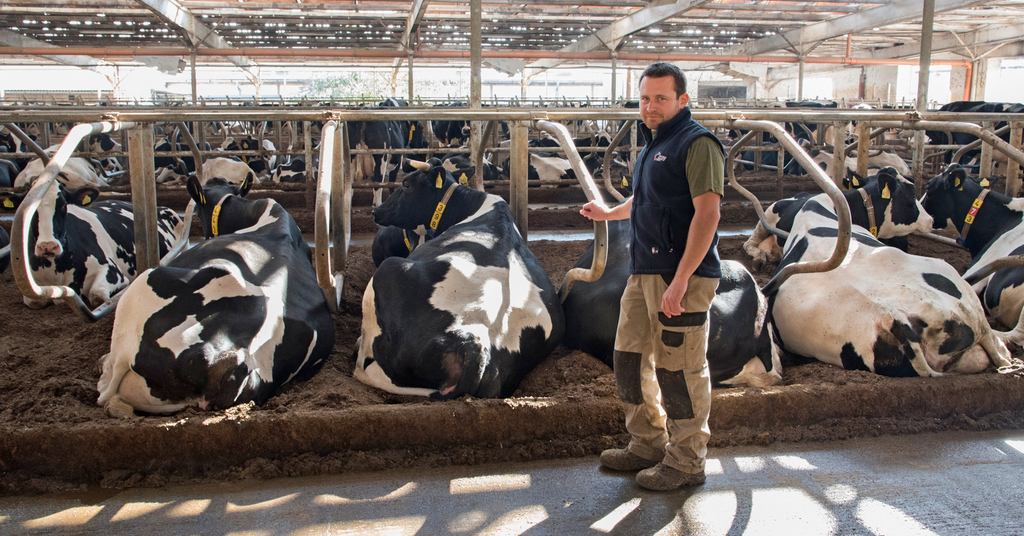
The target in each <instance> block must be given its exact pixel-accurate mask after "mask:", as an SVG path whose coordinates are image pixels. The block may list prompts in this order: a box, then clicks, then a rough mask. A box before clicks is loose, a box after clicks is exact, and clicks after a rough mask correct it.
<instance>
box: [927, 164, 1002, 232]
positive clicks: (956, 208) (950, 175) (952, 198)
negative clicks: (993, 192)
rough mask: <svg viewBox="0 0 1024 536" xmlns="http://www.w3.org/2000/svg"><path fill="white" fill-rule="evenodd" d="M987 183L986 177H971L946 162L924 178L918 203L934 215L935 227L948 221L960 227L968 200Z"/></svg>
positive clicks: (949, 223)
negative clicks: (923, 186)
mask: <svg viewBox="0 0 1024 536" xmlns="http://www.w3.org/2000/svg"><path fill="white" fill-rule="evenodd" d="M990 187H991V182H990V181H989V180H988V179H977V178H972V177H971V176H970V175H968V174H967V170H966V169H965V168H964V167H963V166H961V165H960V164H950V165H949V167H947V168H946V170H945V171H943V172H942V173H940V174H938V175H936V176H934V177H932V178H931V179H930V180H929V181H928V184H927V185H926V186H925V191H924V197H922V198H921V205H922V206H924V208H925V210H927V211H928V213H929V214H931V215H932V218H934V219H935V223H934V228H935V229H946V228H948V227H949V226H950V225H951V224H952V225H954V226H956V228H957V230H962V226H963V223H964V215H966V214H967V212H968V211H969V210H970V208H971V204H972V203H973V202H974V200H975V199H977V198H978V195H979V194H980V193H981V191H982V190H983V189H986V188H990Z"/></svg>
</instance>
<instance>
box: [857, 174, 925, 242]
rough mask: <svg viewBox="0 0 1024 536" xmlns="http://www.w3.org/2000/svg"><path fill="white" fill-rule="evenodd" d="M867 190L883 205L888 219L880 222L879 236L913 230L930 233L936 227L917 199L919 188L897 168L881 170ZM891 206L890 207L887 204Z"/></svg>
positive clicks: (875, 200) (894, 234) (914, 231)
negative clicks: (933, 226)
mask: <svg viewBox="0 0 1024 536" xmlns="http://www.w3.org/2000/svg"><path fill="white" fill-rule="evenodd" d="M873 178H874V179H875V180H874V181H873V182H870V183H869V184H867V185H866V186H864V189H865V190H866V191H867V193H868V195H870V196H871V197H872V198H873V199H874V203H875V204H876V205H879V204H880V205H881V208H882V211H883V214H884V219H883V220H882V222H881V223H880V225H879V229H878V236H879V238H892V237H896V236H905V235H908V234H911V233H927V232H929V231H930V230H931V227H932V217H931V216H930V215H929V214H928V212H927V211H926V210H925V209H924V206H922V205H921V203H920V201H918V200H917V188H916V187H915V186H914V183H913V182H911V181H909V180H907V179H906V178H904V177H903V176H902V175H900V174H899V172H897V171H896V169H895V168H893V167H884V168H882V169H880V170H878V173H877V174H876V175H875V176H874V177H873ZM886 205H888V206H886Z"/></svg>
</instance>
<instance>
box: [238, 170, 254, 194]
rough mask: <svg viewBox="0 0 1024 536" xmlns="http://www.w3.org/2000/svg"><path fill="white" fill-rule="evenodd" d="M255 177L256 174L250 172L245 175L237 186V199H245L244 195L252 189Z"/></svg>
mask: <svg viewBox="0 0 1024 536" xmlns="http://www.w3.org/2000/svg"><path fill="white" fill-rule="evenodd" d="M255 176H256V173H255V172H253V171H250V172H248V173H246V174H245V178H244V179H242V184H240V185H239V186H238V196H239V197H245V194H247V193H249V189H250V188H252V180H253V177H255Z"/></svg>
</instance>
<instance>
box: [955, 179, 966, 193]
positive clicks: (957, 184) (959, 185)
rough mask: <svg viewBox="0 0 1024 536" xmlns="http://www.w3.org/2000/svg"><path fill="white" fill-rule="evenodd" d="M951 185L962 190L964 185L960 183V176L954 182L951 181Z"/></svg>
mask: <svg viewBox="0 0 1024 536" xmlns="http://www.w3.org/2000/svg"><path fill="white" fill-rule="evenodd" d="M953 186H955V187H956V189H957V190H963V189H964V185H962V184H960V178H959V177H958V178H957V179H956V182H954V183H953Z"/></svg>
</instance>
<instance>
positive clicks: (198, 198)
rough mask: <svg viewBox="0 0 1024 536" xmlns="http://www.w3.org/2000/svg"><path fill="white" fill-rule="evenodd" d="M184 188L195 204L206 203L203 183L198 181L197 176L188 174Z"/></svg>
mask: <svg viewBox="0 0 1024 536" xmlns="http://www.w3.org/2000/svg"><path fill="white" fill-rule="evenodd" d="M185 189H186V190H188V195H189V196H190V197H191V198H192V199H193V200H195V202H196V203H197V204H199V205H200V206H202V205H205V204H206V195H205V194H203V185H202V184H201V183H200V182H199V177H196V176H195V175H190V176H189V178H188V181H186V182H185Z"/></svg>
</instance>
